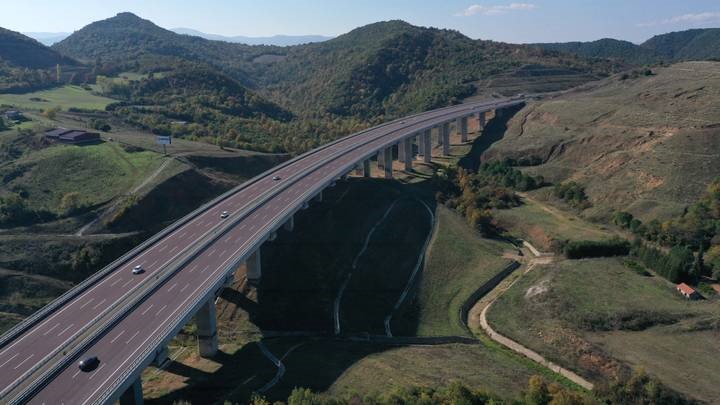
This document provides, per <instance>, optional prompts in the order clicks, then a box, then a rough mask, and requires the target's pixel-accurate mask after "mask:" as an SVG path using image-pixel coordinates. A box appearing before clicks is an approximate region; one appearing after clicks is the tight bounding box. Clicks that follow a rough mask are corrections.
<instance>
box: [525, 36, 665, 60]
mask: <svg viewBox="0 0 720 405" xmlns="http://www.w3.org/2000/svg"><path fill="white" fill-rule="evenodd" d="M532 45H533V46H535V47H538V48H541V49H546V50H552V51H558V52H563V53H570V54H575V55H580V56H584V57H587V58H607V59H614V60H618V61H620V62H623V63H630V64H635V65H642V64H648V63H654V62H656V61H657V54H656V53H655V52H654V51H653V50H651V49H646V48H643V47H640V46H638V45H636V44H633V43H632V42H628V41H620V40H617V39H612V38H603V39H599V40H597V41H590V42H555V43H538V44H532Z"/></svg>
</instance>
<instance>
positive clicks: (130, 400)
mask: <svg viewBox="0 0 720 405" xmlns="http://www.w3.org/2000/svg"><path fill="white" fill-rule="evenodd" d="M142 404H143V392H142V380H140V377H138V378H137V380H135V381H134V382H133V383H132V385H131V386H129V387H128V389H126V390H125V392H123V393H122V395H120V405H142Z"/></svg>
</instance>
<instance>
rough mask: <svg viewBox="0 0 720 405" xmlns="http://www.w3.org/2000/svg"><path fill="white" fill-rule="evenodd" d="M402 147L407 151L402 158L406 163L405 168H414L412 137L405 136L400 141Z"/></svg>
mask: <svg viewBox="0 0 720 405" xmlns="http://www.w3.org/2000/svg"><path fill="white" fill-rule="evenodd" d="M400 146H401V149H402V150H404V151H405V153H404V154H403V157H402V158H401V159H400V160H401V161H402V162H403V163H404V164H405V170H407V171H410V170H412V162H413V144H412V138H405V139H403V140H402V142H401V143H400Z"/></svg>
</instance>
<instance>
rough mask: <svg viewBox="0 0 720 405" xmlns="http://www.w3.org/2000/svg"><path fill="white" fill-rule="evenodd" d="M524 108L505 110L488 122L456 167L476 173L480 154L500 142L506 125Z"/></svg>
mask: <svg viewBox="0 0 720 405" xmlns="http://www.w3.org/2000/svg"><path fill="white" fill-rule="evenodd" d="M523 107H524V106H523V105H520V106H516V107H512V108H507V109H505V110H504V111H503V115H502V116H500V117H495V118H493V119H491V120H490V121H488V123H487V125H485V129H484V130H483V133H482V135H481V136H479V137H477V138H475V140H474V141H473V144H472V148H471V149H470V153H468V154H467V155H466V156H464V157H462V158H461V159H460V161H459V162H458V166H460V167H463V168H465V169H468V170H471V171H477V169H478V167H479V166H480V163H481V156H482V154H483V153H484V152H485V151H486V150H488V149H489V148H490V146H492V144H494V143H495V142H497V141H499V140H501V139H502V138H503V136H504V135H505V131H507V123H508V121H510V119H512V117H514V116H515V114H517V112H518V111H520V110H521V109H522V108H523Z"/></svg>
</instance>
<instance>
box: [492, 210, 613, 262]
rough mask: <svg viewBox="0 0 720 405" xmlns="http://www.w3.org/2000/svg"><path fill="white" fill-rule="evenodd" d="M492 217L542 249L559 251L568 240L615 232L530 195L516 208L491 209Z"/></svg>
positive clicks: (601, 237) (607, 234)
mask: <svg viewBox="0 0 720 405" xmlns="http://www.w3.org/2000/svg"><path fill="white" fill-rule="evenodd" d="M493 217H494V218H495V219H497V221H498V224H499V226H500V227H501V228H503V229H506V230H508V231H509V232H510V233H511V234H512V235H513V236H516V237H521V238H523V239H526V240H528V241H529V242H531V243H532V244H533V245H534V246H535V247H537V248H538V249H540V250H543V251H558V247H559V246H560V244H561V243H562V242H564V241H567V240H602V239H610V238H611V237H613V236H615V235H616V234H617V233H616V232H614V231H611V230H608V229H605V228H603V227H601V226H599V225H596V224H593V223H590V222H588V221H586V220H583V219H581V218H580V217H578V216H576V215H574V214H573V213H570V212H564V211H561V210H560V209H558V208H555V207H549V206H547V205H545V204H541V203H538V202H536V201H535V200H534V199H533V198H532V197H531V198H527V197H525V198H523V205H521V206H519V207H515V208H512V209H503V210H493Z"/></svg>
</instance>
